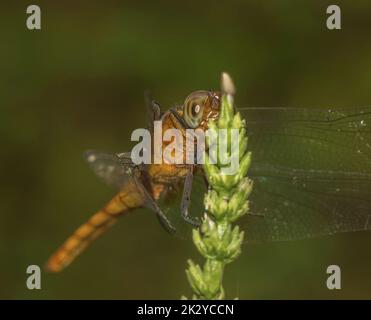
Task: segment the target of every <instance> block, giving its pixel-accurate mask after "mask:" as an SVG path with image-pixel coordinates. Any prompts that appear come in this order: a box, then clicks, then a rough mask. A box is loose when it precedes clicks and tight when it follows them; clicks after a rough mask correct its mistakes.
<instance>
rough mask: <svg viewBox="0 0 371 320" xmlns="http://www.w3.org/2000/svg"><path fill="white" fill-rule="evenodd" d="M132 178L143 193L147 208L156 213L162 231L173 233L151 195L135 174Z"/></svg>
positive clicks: (169, 223) (172, 227) (174, 230)
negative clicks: (162, 228)
mask: <svg viewBox="0 0 371 320" xmlns="http://www.w3.org/2000/svg"><path fill="white" fill-rule="evenodd" d="M133 178H134V180H135V183H136V185H137V187H138V188H139V189H140V191H141V192H142V193H143V195H144V197H145V198H146V202H147V205H148V207H149V208H150V209H151V210H153V211H154V212H155V213H156V216H157V218H158V219H159V221H160V223H161V225H162V226H163V227H164V229H165V230H166V231H167V232H169V233H175V232H176V228H175V227H174V226H173V225H172V224H171V222H170V221H169V219H168V218H167V217H166V215H165V214H164V213H163V212H162V210H161V208H160V207H159V206H158V204H157V203H156V201H155V200H154V199H153V197H152V196H151V194H150V193H149V192H148V190H147V189H146V187H145V186H144V184H143V183H142V182H141V181H140V179H139V178H138V177H137V176H136V175H135V174H134V175H133Z"/></svg>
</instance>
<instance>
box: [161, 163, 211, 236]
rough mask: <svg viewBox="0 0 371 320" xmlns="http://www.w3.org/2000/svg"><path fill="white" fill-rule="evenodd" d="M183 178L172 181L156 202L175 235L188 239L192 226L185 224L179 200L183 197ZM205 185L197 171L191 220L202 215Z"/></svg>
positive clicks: (199, 171)
mask: <svg viewBox="0 0 371 320" xmlns="http://www.w3.org/2000/svg"><path fill="white" fill-rule="evenodd" d="M184 180H185V178H179V179H178V181H177V182H175V181H174V180H173V181H172V183H171V184H169V185H168V188H169V189H168V190H167V191H166V192H164V194H163V196H162V197H161V199H160V200H159V201H158V205H159V207H160V208H161V209H162V211H163V212H164V213H165V214H166V216H167V217H168V219H169V220H170V221H171V223H172V225H173V226H174V227H175V228H176V233H175V235H176V236H178V237H180V238H186V239H188V238H190V237H191V236H192V228H193V226H192V225H190V224H189V223H187V222H185V221H184V220H183V218H182V216H181V210H180V207H181V200H182V195H183V188H184ZM206 191H207V185H206V182H205V178H204V174H203V172H202V171H201V170H197V171H196V172H195V173H194V176H193V183H192V192H191V201H190V207H189V214H190V216H191V217H192V218H196V219H200V218H201V217H202V215H203V213H204V205H203V199H204V195H205V192H206Z"/></svg>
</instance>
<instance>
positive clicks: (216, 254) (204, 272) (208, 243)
mask: <svg viewBox="0 0 371 320" xmlns="http://www.w3.org/2000/svg"><path fill="white" fill-rule="evenodd" d="M222 92H223V96H222V105H221V112H220V117H219V119H218V120H217V121H216V122H211V123H210V124H209V129H210V130H215V132H216V137H217V140H216V142H217V146H218V159H217V161H216V163H215V164H212V163H211V161H210V159H209V157H208V156H206V161H205V166H204V169H205V174H206V177H207V180H208V182H209V185H210V187H211V189H210V190H209V191H208V192H207V193H206V194H205V198H204V204H205V211H206V212H205V214H204V217H203V219H202V222H201V226H200V229H199V230H193V242H194V244H195V246H196V248H197V249H198V251H199V252H200V254H201V255H202V256H203V257H204V258H205V259H206V261H205V264H204V266H203V267H200V266H199V265H197V264H195V263H194V262H193V261H192V260H188V269H187V270H186V275H187V278H188V281H189V283H190V286H191V288H192V290H193V297H192V298H193V299H213V300H214V299H224V298H225V292H224V288H223V273H224V268H225V266H226V265H227V264H229V263H231V262H232V261H234V260H235V259H236V258H237V257H238V256H239V254H240V253H241V246H242V243H243V239H244V232H243V231H240V229H239V227H238V226H234V225H233V223H234V222H235V221H236V220H237V219H239V218H240V217H242V216H243V215H245V214H246V213H247V212H248V196H249V194H250V193H251V190H252V182H251V180H249V179H248V178H247V177H246V174H247V171H248V168H249V166H250V160H251V153H250V152H248V151H247V136H246V129H245V127H246V124H245V120H242V119H241V116H240V114H239V113H235V111H234V106H233V95H234V86H233V83H232V80H231V78H230V77H229V76H228V75H227V74H225V73H223V74H222ZM218 129H226V130H227V135H226V136H223V135H222V134H221V133H220V131H218ZM236 130H237V131H236ZM233 131H235V132H238V137H239V141H238V144H237V145H236V146H237V147H236V148H233V146H234V144H233V143H232V141H231V138H230V137H231V135H232V132H233ZM222 143H226V144H227V148H225V149H224V150H225V154H224V155H221V154H220V152H219V150H220V148H219V147H220V145H221V144H222ZM208 144H209V147H210V141H208ZM224 156H228V157H233V156H236V157H238V160H239V161H238V163H239V166H238V169H237V171H236V172H233V174H225V172H226V171H225V169H226V167H227V166H229V165H230V163H228V164H227V165H226V164H223V163H222V162H221V159H223V157H224ZM214 162H215V161H214Z"/></svg>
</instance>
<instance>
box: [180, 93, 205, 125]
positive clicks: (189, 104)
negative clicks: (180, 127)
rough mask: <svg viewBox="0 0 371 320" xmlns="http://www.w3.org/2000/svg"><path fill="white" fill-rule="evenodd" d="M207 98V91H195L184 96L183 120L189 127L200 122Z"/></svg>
mask: <svg viewBox="0 0 371 320" xmlns="http://www.w3.org/2000/svg"><path fill="white" fill-rule="evenodd" d="M208 98H209V96H208V92H207V91H195V92H193V93H191V94H190V95H189V96H188V97H187V98H186V100H185V102H184V120H185V122H186V123H187V124H188V125H189V126H190V127H191V128H196V127H197V126H198V125H199V124H200V123H201V121H202V117H203V113H204V109H205V103H206V102H207V99H208Z"/></svg>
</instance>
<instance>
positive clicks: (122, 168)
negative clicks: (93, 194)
mask: <svg viewBox="0 0 371 320" xmlns="http://www.w3.org/2000/svg"><path fill="white" fill-rule="evenodd" d="M84 158H85V160H86V161H87V163H88V164H89V166H90V168H91V169H92V170H93V171H94V172H95V174H96V175H97V176H98V177H99V178H101V179H102V180H103V181H104V182H105V183H106V184H107V185H109V186H112V187H114V188H117V189H120V188H121V187H122V186H123V185H124V183H125V182H126V181H127V180H128V179H130V177H131V176H132V169H133V167H132V165H131V162H130V159H126V158H127V156H126V154H121V155H120V156H119V155H116V154H109V153H103V152H97V151H86V152H85V153H84ZM125 160H127V161H125Z"/></svg>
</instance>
